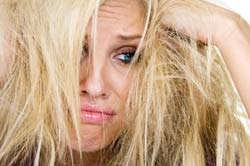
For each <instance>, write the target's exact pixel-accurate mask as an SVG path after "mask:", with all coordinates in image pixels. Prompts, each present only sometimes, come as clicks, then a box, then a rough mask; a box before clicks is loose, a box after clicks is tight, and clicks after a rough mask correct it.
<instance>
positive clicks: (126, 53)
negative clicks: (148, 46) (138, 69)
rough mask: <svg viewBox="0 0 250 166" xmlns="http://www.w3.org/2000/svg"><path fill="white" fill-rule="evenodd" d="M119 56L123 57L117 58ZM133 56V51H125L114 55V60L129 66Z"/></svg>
mask: <svg viewBox="0 0 250 166" xmlns="http://www.w3.org/2000/svg"><path fill="white" fill-rule="evenodd" d="M121 55H123V57H119V56H121ZM134 55H135V51H131V50H125V51H121V53H119V54H118V55H116V56H115V58H116V59H118V60H120V61H121V62H122V63H124V64H130V63H131V61H132V59H133V57H134Z"/></svg>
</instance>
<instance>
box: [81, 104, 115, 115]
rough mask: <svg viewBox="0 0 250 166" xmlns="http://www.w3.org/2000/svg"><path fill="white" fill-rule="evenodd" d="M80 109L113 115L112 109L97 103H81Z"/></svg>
mask: <svg viewBox="0 0 250 166" xmlns="http://www.w3.org/2000/svg"><path fill="white" fill-rule="evenodd" d="M81 111H86V112H96V113H103V114H106V115H115V112H114V111H113V110H112V109H110V108H107V107H103V106H99V105H90V104H83V105H82V106H81Z"/></svg>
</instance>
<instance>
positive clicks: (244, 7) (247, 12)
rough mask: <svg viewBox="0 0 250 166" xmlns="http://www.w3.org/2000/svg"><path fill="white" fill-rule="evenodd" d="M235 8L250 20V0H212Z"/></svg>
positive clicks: (229, 7)
mask: <svg viewBox="0 0 250 166" xmlns="http://www.w3.org/2000/svg"><path fill="white" fill-rule="evenodd" d="M210 1H214V2H215V3H217V4H220V5H222V6H224V7H226V8H228V9H231V10H234V11H236V12H237V13H239V14H240V15H241V16H243V17H244V18H245V19H246V20H247V21H248V22H250V0H210Z"/></svg>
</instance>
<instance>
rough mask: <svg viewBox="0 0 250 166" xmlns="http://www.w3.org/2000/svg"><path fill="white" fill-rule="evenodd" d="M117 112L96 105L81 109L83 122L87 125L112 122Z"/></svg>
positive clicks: (85, 106) (84, 106)
mask: <svg viewBox="0 0 250 166" xmlns="http://www.w3.org/2000/svg"><path fill="white" fill-rule="evenodd" d="M115 115H116V114H115V112H114V111H113V110H112V109H110V108H105V107H101V106H96V105H87V104H85V105H83V106H82V107H81V113H80V117H81V121H82V122H83V123H86V124H95V125H102V124H104V123H107V122H110V121H112V119H113V118H114V117H115Z"/></svg>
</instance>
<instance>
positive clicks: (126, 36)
mask: <svg viewBox="0 0 250 166" xmlns="http://www.w3.org/2000/svg"><path fill="white" fill-rule="evenodd" d="M117 37H118V39H120V40H135V39H140V38H141V37H142V36H141V35H118V36H117Z"/></svg>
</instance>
